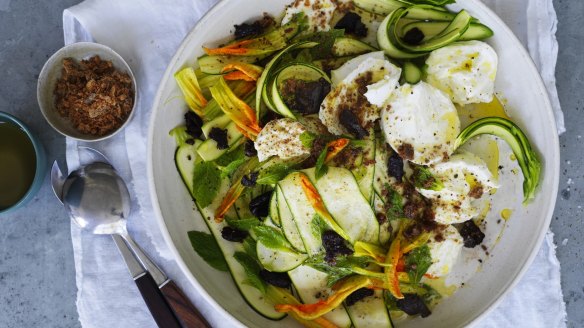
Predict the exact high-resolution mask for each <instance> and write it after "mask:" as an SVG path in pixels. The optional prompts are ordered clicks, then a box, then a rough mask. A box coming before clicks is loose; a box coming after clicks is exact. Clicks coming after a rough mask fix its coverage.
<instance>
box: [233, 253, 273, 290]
mask: <svg viewBox="0 0 584 328" xmlns="http://www.w3.org/2000/svg"><path fill="white" fill-rule="evenodd" d="M233 258H234V259H235V260H236V261H237V262H238V263H239V264H241V266H242V267H243V270H244V271H245V275H246V279H245V281H244V282H245V283H246V284H248V285H250V286H252V287H255V288H257V289H258V290H259V291H260V292H262V294H265V293H266V283H265V282H264V281H263V280H262V279H261V278H260V270H261V267H260V265H259V264H258V262H257V261H256V260H255V259H254V258H253V257H252V256H250V255H249V254H247V253H244V252H235V254H233Z"/></svg>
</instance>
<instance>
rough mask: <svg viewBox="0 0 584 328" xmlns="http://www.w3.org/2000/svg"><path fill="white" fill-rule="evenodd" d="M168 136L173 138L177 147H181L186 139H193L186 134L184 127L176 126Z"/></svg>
mask: <svg viewBox="0 0 584 328" xmlns="http://www.w3.org/2000/svg"><path fill="white" fill-rule="evenodd" d="M168 134H169V135H170V136H172V137H174V140H175V141H176V145H177V146H179V147H180V146H182V145H184V144H185V142H186V141H187V140H188V139H193V137H192V136H191V135H190V134H188V133H187V127H186V126H184V125H180V126H177V127H176V128H174V129H172V130H170V132H168Z"/></svg>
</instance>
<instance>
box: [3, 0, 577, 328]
mask: <svg viewBox="0 0 584 328" xmlns="http://www.w3.org/2000/svg"><path fill="white" fill-rule="evenodd" d="M76 2H78V0H54V1H33V0H13V1H11V0H0V110H2V111H7V112H10V113H13V114H16V115H17V116H18V117H20V118H21V119H22V120H23V121H25V122H26V123H27V124H29V125H30V127H31V128H32V130H33V131H35V132H36V133H37V134H38V135H40V137H41V139H42V140H43V143H44V145H45V147H46V150H47V153H48V157H49V158H51V159H55V158H56V159H59V160H63V159H64V151H65V141H64V138H63V137H61V136H60V135H58V134H57V133H56V132H54V131H53V130H52V129H51V128H50V127H49V125H48V124H47V123H46V122H45V121H44V120H43V118H42V116H41V115H40V112H39V111H38V108H37V104H36V78H37V77H38V73H39V71H40V69H41V67H42V65H43V63H44V62H45V60H46V59H47V58H48V57H49V56H50V55H51V54H52V53H53V52H55V51H56V50H57V49H58V48H60V47H61V46H62V44H63V41H62V26H61V14H62V11H63V9H64V8H67V7H69V6H71V5H73V4H75V3H76ZM554 4H555V6H556V10H557V13H558V18H559V25H558V33H557V36H558V40H559V43H560V54H559V60H558V67H557V73H556V77H557V79H558V91H559V95H560V100H561V103H562V107H563V109H564V113H565V115H566V126H567V129H568V132H566V133H565V134H564V135H563V136H562V137H561V138H560V142H561V151H562V153H561V156H562V179H561V182H560V191H561V192H560V195H559V197H558V203H557V208H556V211H555V215H554V219H553V221H552V229H553V231H554V232H555V234H556V235H555V237H556V243H557V245H558V248H557V253H558V257H559V259H560V262H561V264H562V289H563V292H564V297H565V300H566V303H567V309H568V326H569V327H584V311H582V309H584V274H583V272H584V242H583V238H582V235H583V234H584V224H583V223H582V220H581V218H582V215H583V213H584V209H583V207H584V190H583V188H581V186H582V185H583V183H584V167H583V164H582V160H583V159H584V128H582V126H583V125H584V117H583V116H582V113H583V112H584V92H583V90H584V84H583V80H584V65H582V64H583V63H584V60H583V59H584V31H583V30H582V28H581V22H582V18H581V15H582V13H584V2H582V1H578V0H555V1H554ZM542 288H545V285H543V284H542ZM76 292H77V289H76V287H75V268H74V263H73V253H72V248H71V241H70V232H69V220H68V219H67V218H66V214H65V212H64V210H63V209H62V208H61V207H60V206H59V204H58V203H57V202H56V201H55V199H54V196H53V195H52V192H51V190H50V186H49V184H48V179H46V180H45V183H44V185H43V187H42V189H41V190H40V192H39V193H38V195H37V197H36V198H35V199H34V200H33V201H32V202H31V203H30V204H29V205H28V206H27V207H26V208H22V209H20V210H18V211H16V212H14V213H12V214H9V215H4V217H0V327H10V328H12V327H78V326H79V321H78V318H77V312H76V308H75V299H76ZM543 326H545V323H543Z"/></svg>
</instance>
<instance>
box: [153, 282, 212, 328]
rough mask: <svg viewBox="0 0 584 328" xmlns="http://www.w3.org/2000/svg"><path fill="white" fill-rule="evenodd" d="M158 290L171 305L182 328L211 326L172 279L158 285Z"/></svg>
mask: <svg viewBox="0 0 584 328" xmlns="http://www.w3.org/2000/svg"><path fill="white" fill-rule="evenodd" d="M160 291H162V294H163V295H164V296H165V297H166V301H167V302H168V304H169V305H170V307H172V309H173V310H174V314H176V316H177V317H178V318H179V320H180V321H181V323H182V326H183V327H184V328H200V327H205V328H206V327H211V326H210V325H209V323H207V320H205V318H204V317H203V316H202V315H201V313H199V311H198V310H197V308H195V306H194V305H193V304H192V303H191V301H190V300H189V299H188V298H187V297H186V296H185V294H184V293H183V292H182V291H181V290H180V288H178V286H177V285H176V284H175V283H174V282H173V281H172V280H169V281H168V282H167V283H166V284H164V286H162V287H160Z"/></svg>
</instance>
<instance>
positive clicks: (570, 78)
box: [543, 0, 584, 327]
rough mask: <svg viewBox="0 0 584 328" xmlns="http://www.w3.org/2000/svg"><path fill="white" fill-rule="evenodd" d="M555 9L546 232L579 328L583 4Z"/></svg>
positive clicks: (561, 3) (583, 320)
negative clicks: (553, 199)
mask: <svg viewBox="0 0 584 328" xmlns="http://www.w3.org/2000/svg"><path fill="white" fill-rule="evenodd" d="M554 5H555V8H556V12H557V14H558V20H559V24H558V31H557V34H556V35H557V38H558V43H559V45H560V49H559V58H558V65H557V68H556V79H557V87H558V94H559V96H560V101H561V104H562V109H563V111H564V115H565V120H566V129H567V132H566V133H565V134H563V135H562V136H561V137H560V147H561V165H562V166H561V173H560V194H559V195H558V201H557V205H556V211H555V213H554V218H553V219H552V225H551V226H552V230H553V231H554V233H555V242H556V245H558V248H557V254H558V258H559V260H560V263H561V265H562V271H561V273H562V290H563V292H564V299H565V300H566V307H567V311H568V326H569V327H584V311H582V310H583V309H584V238H583V235H584V223H583V220H582V218H583V214H584V188H583V186H584V163H583V159H584V115H583V114H584V92H583V90H584V30H582V28H581V25H582V14H583V13H584V1H578V0H576V1H574V0H555V1H554ZM543 288H545V287H543Z"/></svg>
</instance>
